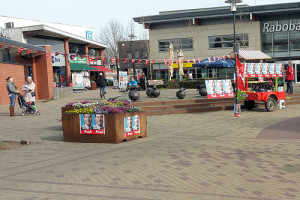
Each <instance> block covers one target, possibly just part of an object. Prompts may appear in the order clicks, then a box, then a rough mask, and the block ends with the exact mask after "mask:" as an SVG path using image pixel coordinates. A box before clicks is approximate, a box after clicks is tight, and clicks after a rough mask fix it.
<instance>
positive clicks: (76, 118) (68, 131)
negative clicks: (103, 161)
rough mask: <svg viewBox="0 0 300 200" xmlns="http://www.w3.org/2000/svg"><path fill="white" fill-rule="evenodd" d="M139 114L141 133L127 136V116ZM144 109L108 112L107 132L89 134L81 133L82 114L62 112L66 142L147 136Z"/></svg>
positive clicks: (95, 141)
mask: <svg viewBox="0 0 300 200" xmlns="http://www.w3.org/2000/svg"><path fill="white" fill-rule="evenodd" d="M136 115H138V116H139V125H140V126H139V134H135V135H130V134H129V135H130V136H128V134H127V136H126V134H125V128H124V127H125V126H124V124H125V122H124V118H125V117H132V116H136ZM146 120H147V119H146V113H145V112H144V111H141V112H134V113H120V114H106V115H104V124H105V134H104V135H95V134H94V135H87V134H81V129H80V115H79V114H67V113H64V112H63V114H62V128H63V138H64V142H90V143H120V142H122V141H124V140H125V141H129V140H134V139H137V138H143V137H147V121H146Z"/></svg>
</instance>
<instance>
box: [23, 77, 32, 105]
mask: <svg viewBox="0 0 300 200" xmlns="http://www.w3.org/2000/svg"><path fill="white" fill-rule="evenodd" d="M22 90H23V91H24V92H25V94H24V98H25V99H27V100H28V102H29V103H31V105H35V91H34V90H35V83H34V82H33V81H32V77H31V76H28V77H27V79H26V82H25V85H23V86H22Z"/></svg>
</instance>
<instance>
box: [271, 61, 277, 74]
mask: <svg viewBox="0 0 300 200" xmlns="http://www.w3.org/2000/svg"><path fill="white" fill-rule="evenodd" d="M276 65H277V64H276V63H270V68H269V74H271V75H275V73H276Z"/></svg>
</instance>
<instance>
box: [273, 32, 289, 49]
mask: <svg viewBox="0 0 300 200" xmlns="http://www.w3.org/2000/svg"><path fill="white" fill-rule="evenodd" d="M273 51H274V52H281V51H288V33H276V34H274V47H273Z"/></svg>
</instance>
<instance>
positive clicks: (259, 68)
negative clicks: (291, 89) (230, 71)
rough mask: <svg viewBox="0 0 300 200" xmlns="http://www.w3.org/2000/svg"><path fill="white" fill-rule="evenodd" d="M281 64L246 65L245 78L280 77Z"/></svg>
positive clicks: (281, 73) (282, 67)
mask: <svg viewBox="0 0 300 200" xmlns="http://www.w3.org/2000/svg"><path fill="white" fill-rule="evenodd" d="M283 69H284V66H283V64H282V63H246V64H245V76H246V77H282V75H283Z"/></svg>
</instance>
